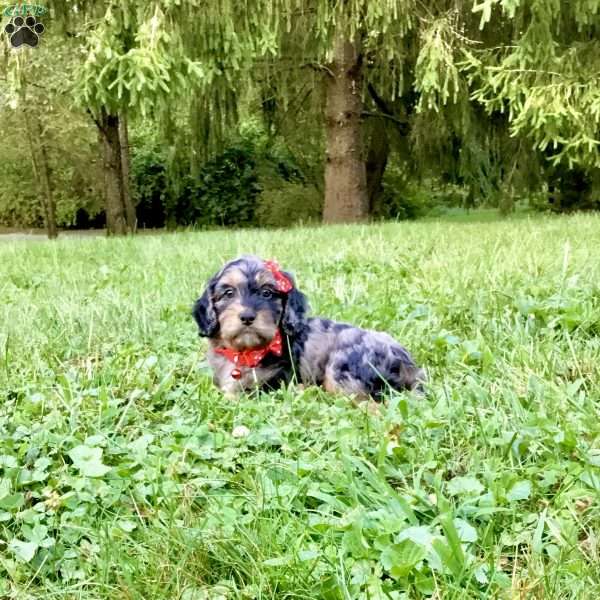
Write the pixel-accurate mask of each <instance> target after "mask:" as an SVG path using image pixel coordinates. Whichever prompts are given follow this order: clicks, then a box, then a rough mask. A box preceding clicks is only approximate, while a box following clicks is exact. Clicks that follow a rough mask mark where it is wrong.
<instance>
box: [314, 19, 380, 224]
mask: <svg viewBox="0 0 600 600" xmlns="http://www.w3.org/2000/svg"><path fill="white" fill-rule="evenodd" d="M329 70H330V71H331V73H330V77H328V78H327V84H326V85H327V89H326V94H327V106H326V111H325V127H326V130H327V150H326V158H325V205H324V208H323V220H324V221H325V222H327V223H349V222H355V221H362V220H364V219H366V217H367V216H368V209H369V198H368V195H367V177H366V168H365V160H364V156H363V148H362V145H363V144H362V127H361V126H362V110H363V103H362V98H361V94H362V81H363V73H362V56H361V54H360V40H358V39H357V40H356V41H354V42H352V41H349V40H348V39H347V36H346V34H345V33H344V31H343V28H342V27H341V26H340V28H339V30H338V33H337V34H336V37H335V40H334V49H333V60H332V62H331V64H330V65H329Z"/></svg>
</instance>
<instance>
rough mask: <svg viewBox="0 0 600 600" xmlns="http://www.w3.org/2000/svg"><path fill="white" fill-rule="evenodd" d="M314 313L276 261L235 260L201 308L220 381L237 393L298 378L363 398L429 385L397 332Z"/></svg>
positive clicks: (198, 314)
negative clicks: (369, 328) (394, 335)
mask: <svg viewBox="0 0 600 600" xmlns="http://www.w3.org/2000/svg"><path fill="white" fill-rule="evenodd" d="M307 312H308V303H307V300H306V297H305V296H304V294H303V293H302V292H301V291H300V290H299V289H298V288H297V287H296V284H295V282H294V279H293V277H292V276H291V275H290V274H289V273H287V272H285V271H281V270H280V269H279V267H278V266H277V264H276V263H274V262H272V261H264V260H262V259H260V258H258V257H255V256H243V257H241V258H237V259H235V260H232V261H230V262H228V263H227V264H226V265H225V266H224V267H223V268H222V269H221V270H220V271H219V272H218V273H217V274H216V275H215V276H214V277H212V279H210V281H209V282H208V284H207V286H206V289H205V290H204V293H203V294H202V296H201V297H200V298H199V299H198V300H197V301H196V304H195V305H194V309H193V316H194V318H195V320H196V323H197V324H198V328H199V330H200V335H201V336H204V337H207V338H208V341H209V350H208V361H209V364H210V365H211V367H212V369H213V372H214V382H215V384H216V385H217V386H218V387H219V388H220V389H221V390H222V391H223V392H225V393H226V394H228V395H236V394H238V393H240V392H242V391H244V390H249V389H253V388H262V389H274V388H276V387H278V386H280V385H281V384H282V383H284V384H285V383H287V382H289V381H290V380H291V379H292V378H293V377H295V379H296V380H297V381H299V382H300V383H302V384H305V385H319V386H322V387H323V388H325V389H326V390H327V391H328V392H341V393H344V394H348V395H352V396H353V397H355V398H358V399H368V398H369V397H371V398H374V399H381V397H382V396H383V394H384V393H385V391H386V389H389V388H392V389H395V390H412V389H415V388H419V389H420V388H421V384H422V383H423V382H424V381H425V376H424V373H423V370H422V369H420V368H418V367H417V365H416V364H415V363H414V361H413V359H412V358H411V356H410V354H409V353H408V352H407V350H405V349H404V348H403V347H402V346H401V345H400V344H398V343H397V342H396V341H395V340H394V339H393V338H391V337H390V336H389V335H387V334H385V333H379V332H376V331H367V330H365V329H360V328H358V327H352V326H351V325H346V324H344V323H336V322H334V321H330V320H329V319H321V318H317V317H308V316H307Z"/></svg>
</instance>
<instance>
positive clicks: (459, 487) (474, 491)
mask: <svg viewBox="0 0 600 600" xmlns="http://www.w3.org/2000/svg"><path fill="white" fill-rule="evenodd" d="M484 489H485V488H484V487H483V485H481V483H479V481H477V479H475V477H455V478H454V479H452V480H451V481H450V482H449V483H448V493H449V494H451V495H452V496H461V495H465V496H478V495H479V494H481V493H482V492H483V490H484Z"/></svg>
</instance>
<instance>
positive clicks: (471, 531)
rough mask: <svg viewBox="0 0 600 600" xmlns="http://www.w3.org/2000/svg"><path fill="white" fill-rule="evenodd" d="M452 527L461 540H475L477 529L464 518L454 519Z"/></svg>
mask: <svg viewBox="0 0 600 600" xmlns="http://www.w3.org/2000/svg"><path fill="white" fill-rule="evenodd" d="M454 527H456V531H457V532H458V537H459V538H460V541H461V542H476V541H477V530H476V529H475V527H473V526H472V525H471V524H469V523H467V521H465V520H464V519H459V518H456V519H454Z"/></svg>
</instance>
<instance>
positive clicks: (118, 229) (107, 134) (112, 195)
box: [96, 109, 127, 235]
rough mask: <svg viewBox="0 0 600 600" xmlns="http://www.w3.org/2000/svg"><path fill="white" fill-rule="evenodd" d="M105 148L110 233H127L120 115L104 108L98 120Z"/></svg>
mask: <svg viewBox="0 0 600 600" xmlns="http://www.w3.org/2000/svg"><path fill="white" fill-rule="evenodd" d="M96 124H97V125H98V129H99V132H100V139H101V140H102V146H103V150H104V163H103V166H104V200H105V210H106V229H107V233H108V235H123V234H125V233H127V214H126V212H125V204H124V201H123V167H122V164H121V144H120V141H119V117H118V116H117V115H111V114H108V113H107V112H106V110H104V109H102V111H101V112H100V115H99V118H98V121H96Z"/></svg>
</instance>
